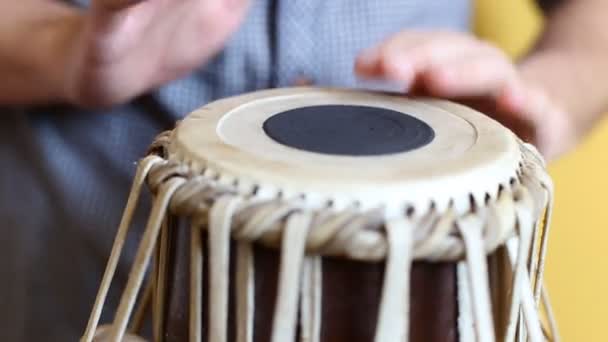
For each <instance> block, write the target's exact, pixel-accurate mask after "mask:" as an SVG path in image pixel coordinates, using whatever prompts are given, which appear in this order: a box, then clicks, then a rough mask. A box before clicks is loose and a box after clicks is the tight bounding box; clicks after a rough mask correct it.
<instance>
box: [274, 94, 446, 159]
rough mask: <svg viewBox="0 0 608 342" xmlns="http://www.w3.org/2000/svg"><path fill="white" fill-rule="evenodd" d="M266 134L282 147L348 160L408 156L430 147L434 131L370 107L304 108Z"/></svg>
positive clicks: (400, 115) (281, 117)
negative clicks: (353, 157) (405, 154)
mask: <svg viewBox="0 0 608 342" xmlns="http://www.w3.org/2000/svg"><path fill="white" fill-rule="evenodd" d="M264 131H265V132H266V134H268V136H269V137H271V138H272V139H274V140H275V141H277V142H278V143H280V144H283V145H287V146H290V147H293V148H297V149H300V150H304V151H310V152H317V153H324V154H333V155H348V156H374V155H383V154H393V153H400V152H407V151H411V150H414V149H417V148H420V147H422V146H425V145H426V144H428V143H430V142H431V141H432V140H433V138H434V137H435V131H434V130H433V129H432V128H431V126H429V125H428V124H426V123H425V122H423V121H421V120H419V119H417V118H415V117H413V116H410V115H407V114H404V113H400V112H397V111H394V110H390V109H385V108H377V107H368V106H342V105H325V106H311V107H301V108H296V109H292V110H288V111H285V112H282V113H279V114H276V115H273V116H272V117H270V118H268V119H267V120H266V121H265V122H264Z"/></svg>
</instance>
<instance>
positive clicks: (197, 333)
mask: <svg viewBox="0 0 608 342" xmlns="http://www.w3.org/2000/svg"><path fill="white" fill-rule="evenodd" d="M202 306H203V243H202V241H201V227H200V224H199V222H198V221H197V220H196V219H194V218H193V219H192V227H191V228H190V314H189V320H190V322H189V329H190V342H201V341H202V340H203V336H202V326H201V325H202V321H203V308H202Z"/></svg>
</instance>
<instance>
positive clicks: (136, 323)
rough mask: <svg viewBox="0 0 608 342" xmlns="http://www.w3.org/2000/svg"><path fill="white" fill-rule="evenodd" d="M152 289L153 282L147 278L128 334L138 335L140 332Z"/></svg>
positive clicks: (150, 299)
mask: <svg viewBox="0 0 608 342" xmlns="http://www.w3.org/2000/svg"><path fill="white" fill-rule="evenodd" d="M153 289H154V281H153V279H152V278H149V279H148V280H147V282H146V287H145V288H144V292H143V294H142V295H141V298H140V300H139V305H138V306H137V308H136V309H135V312H134V313H133V319H132V321H131V324H130V325H129V333H132V334H138V333H140V332H141V329H142V327H143V325H144V320H145V319H146V313H147V312H148V308H149V306H150V302H151V301H152V290H153Z"/></svg>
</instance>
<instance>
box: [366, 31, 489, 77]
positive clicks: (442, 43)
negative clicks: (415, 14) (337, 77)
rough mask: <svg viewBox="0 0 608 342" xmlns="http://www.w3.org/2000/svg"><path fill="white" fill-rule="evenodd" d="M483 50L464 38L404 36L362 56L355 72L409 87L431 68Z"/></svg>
mask: <svg viewBox="0 0 608 342" xmlns="http://www.w3.org/2000/svg"><path fill="white" fill-rule="evenodd" d="M480 48H481V44H479V43H478V42H477V41H475V40H474V39H472V38H470V37H468V36H466V35H463V34H444V33H427V34H426V35H425V34H418V35H412V34H402V35H398V36H397V37H395V38H392V39H389V40H388V41H387V42H386V43H384V44H382V45H380V46H379V47H377V48H375V49H372V50H370V51H366V52H364V53H362V54H361V55H360V56H359V58H358V59H357V63H356V66H355V70H356V72H357V73H358V74H359V75H360V76H363V77H367V78H382V79H387V80H391V81H399V82H403V83H406V84H408V83H411V82H412V81H413V80H414V78H415V77H416V76H417V74H419V73H421V72H422V71H423V70H425V69H426V68H428V67H429V66H431V65H435V64H441V63H444V62H445V61H446V60H449V59H454V58H458V57H459V56H462V55H464V54H468V53H470V51H472V50H473V51H474V50H477V49H480Z"/></svg>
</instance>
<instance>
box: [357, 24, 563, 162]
mask: <svg viewBox="0 0 608 342" xmlns="http://www.w3.org/2000/svg"><path fill="white" fill-rule="evenodd" d="M355 69H356V72H357V73H358V74H359V75H360V76H362V77H366V78H376V79H385V80H390V81H396V82H400V83H401V84H403V87H404V89H405V91H406V92H408V93H410V94H413V95H428V96H434V97H441V98H447V99H452V100H455V101H459V102H462V103H464V104H467V105H469V106H471V107H473V108H475V109H478V110H479V111H481V112H483V113H486V114H488V115H492V116H493V117H494V118H496V119H497V120H498V121H500V122H501V123H503V124H504V125H505V126H507V127H509V128H511V129H512V130H513V131H514V132H515V133H516V134H518V135H519V136H520V137H521V138H522V139H524V140H527V141H530V142H532V143H534V144H535V145H536V146H537V147H538V148H539V150H540V151H541V153H543V154H544V155H545V157H547V158H549V159H551V158H554V157H555V156H556V155H558V154H560V153H563V152H564V151H566V150H568V149H569V148H570V147H571V146H572V145H573V144H574V141H575V138H574V135H575V134H574V132H573V128H572V125H571V124H570V122H569V121H570V120H569V118H568V116H567V114H566V112H565V111H564V110H563V109H562V108H563V107H562V106H560V104H559V103H558V102H557V101H556V100H555V99H553V98H550V97H549V96H548V95H547V94H546V93H545V92H544V90H543V88H541V87H539V86H537V85H535V84H534V82H533V80H532V79H529V78H528V77H526V75H525V72H522V70H520V69H518V67H517V66H515V65H514V64H513V63H512V62H511V61H510V59H509V58H508V57H507V56H506V55H505V54H504V53H503V52H502V51H500V50H499V49H498V48H496V47H494V46H492V45H490V44H488V43H486V42H483V41H480V40H478V39H476V38H474V37H472V36H470V35H468V34H465V33H456V32H438V31H428V32H425V31H404V32H401V33H398V34H396V35H395V36H393V37H391V38H389V39H388V40H386V41H385V42H383V43H382V44H380V45H379V46H377V47H374V48H372V49H370V50H367V51H364V52H363V53H362V54H361V55H360V56H359V57H358V59H357V61H356V66H355Z"/></svg>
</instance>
